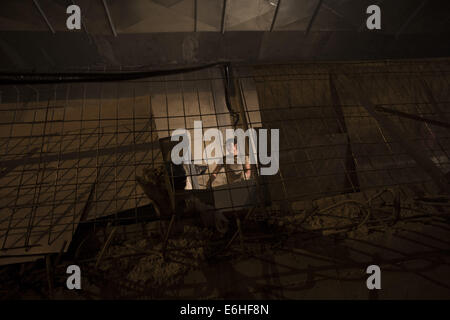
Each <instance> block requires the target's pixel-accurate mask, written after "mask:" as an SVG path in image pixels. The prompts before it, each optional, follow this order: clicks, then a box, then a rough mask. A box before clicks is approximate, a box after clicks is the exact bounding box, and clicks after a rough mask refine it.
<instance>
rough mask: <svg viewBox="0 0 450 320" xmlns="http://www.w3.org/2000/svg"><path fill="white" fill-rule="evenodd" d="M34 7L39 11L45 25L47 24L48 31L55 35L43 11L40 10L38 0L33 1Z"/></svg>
mask: <svg viewBox="0 0 450 320" xmlns="http://www.w3.org/2000/svg"><path fill="white" fill-rule="evenodd" d="M33 3H34V5H35V6H36V8H37V9H38V10H39V13H40V14H41V16H42V18H44V20H45V23H46V24H47V26H48V28H49V29H50V31H51V32H52V33H53V34H55V29H53V27H52V25H51V23H50V21H48V18H47V16H46V15H45V12H44V10H42V8H41V6H40V5H39V2H38V0H33Z"/></svg>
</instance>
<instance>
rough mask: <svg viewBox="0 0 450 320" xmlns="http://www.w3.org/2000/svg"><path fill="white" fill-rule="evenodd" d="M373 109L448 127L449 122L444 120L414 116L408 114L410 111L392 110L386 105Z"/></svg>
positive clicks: (449, 126) (449, 125)
mask: <svg viewBox="0 0 450 320" xmlns="http://www.w3.org/2000/svg"><path fill="white" fill-rule="evenodd" d="M375 110H377V111H382V112H385V113H390V114H394V115H396V116H399V117H402V118H407V119H411V120H416V121H421V122H426V123H429V124H433V125H436V126H439V127H443V128H447V129H450V123H448V122H445V121H439V120H434V119H428V118H424V117H420V116H416V115H414V114H410V113H407V112H402V111H397V110H393V109H390V108H386V107H383V106H376V107H375Z"/></svg>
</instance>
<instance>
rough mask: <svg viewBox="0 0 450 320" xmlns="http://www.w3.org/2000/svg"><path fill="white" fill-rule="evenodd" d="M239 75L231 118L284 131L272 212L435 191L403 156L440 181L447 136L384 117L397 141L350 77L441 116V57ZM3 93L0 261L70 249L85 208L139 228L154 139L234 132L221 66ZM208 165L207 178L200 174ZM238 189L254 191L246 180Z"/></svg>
mask: <svg viewBox="0 0 450 320" xmlns="http://www.w3.org/2000/svg"><path fill="white" fill-rule="evenodd" d="M237 71H238V72H237V74H238V77H237V79H236V83H237V86H236V92H237V95H238V96H239V97H240V98H241V103H242V108H243V109H242V110H235V111H242V112H243V114H245V116H246V117H245V120H246V121H245V122H246V123H247V125H248V127H254V128H259V127H263V128H276V129H280V171H279V173H278V174H277V175H275V176H271V177H268V179H267V180H265V182H264V183H263V186H264V185H265V186H267V187H268V189H269V191H270V197H271V199H272V204H273V208H272V209H274V210H278V209H280V208H281V209H287V210H288V211H290V210H293V209H294V208H296V203H299V202H298V201H301V200H312V199H318V198H321V197H325V196H330V195H336V194H342V193H348V192H357V191H360V190H365V189H377V188H380V187H387V186H395V185H410V186H413V189H414V188H415V190H416V191H417V192H427V191H429V192H436V187H435V186H434V184H433V182H432V179H431V178H430V177H429V176H428V175H427V173H426V170H423V168H422V167H420V166H418V165H417V163H416V162H415V161H414V159H413V157H412V156H411V154H409V153H408V152H407V151H405V150H404V148H402V145H403V144H404V142H405V141H409V142H412V143H414V144H415V145H416V146H417V149H420V150H421V152H423V154H425V155H426V156H427V157H428V158H429V159H431V161H432V162H433V163H435V165H436V166H437V167H438V168H439V170H441V171H442V172H443V173H448V171H449V169H450V163H449V157H448V155H449V148H450V140H449V132H448V129H447V128H442V127H439V126H436V125H434V124H431V123H430V122H424V121H418V120H412V119H408V118H405V117H404V116H400V115H398V114H395V115H394V114H389V113H388V114H386V117H387V118H389V119H390V120H391V121H392V122H393V123H394V124H395V125H396V126H397V127H398V128H401V129H402V130H403V131H404V132H406V133H407V134H405V135H402V136H391V135H390V134H388V133H387V132H386V131H385V129H384V128H383V126H382V125H380V124H379V123H378V122H377V121H375V120H374V118H373V117H372V116H371V115H370V114H369V113H368V112H367V110H366V109H365V108H364V106H362V105H361V103H360V102H359V101H358V100H357V99H356V98H355V90H354V88H353V87H352V84H353V83H354V82H352V81H350V80H349V79H357V80H358V81H359V82H361V83H364V85H366V87H368V88H369V89H368V91H367V93H370V99H371V101H372V102H373V103H374V104H376V105H382V106H383V107H386V108H391V109H393V110H396V111H401V112H404V113H408V114H410V115H415V116H418V117H423V118H427V119H434V120H442V121H445V120H446V119H448V118H449V114H448V111H447V110H446V109H448V103H449V101H450V100H449V95H450V93H449V87H448V80H449V79H448V71H449V69H448V62H447V61H445V60H442V61H439V60H438V61H433V62H426V61H418V62H398V63H390V64H384V63H347V64H326V63H324V64H298V65H277V66H260V67H252V68H248V67H241V68H238V70H237ZM1 91H2V95H1V98H2V100H1V110H0V112H1V119H2V120H1V123H0V129H1V130H0V132H1V137H0V139H1V143H0V146H1V148H2V152H1V154H2V156H1V167H2V172H1V176H0V179H1V180H0V181H1V187H0V190H1V200H0V201H1V216H0V218H1V221H0V231H1V233H0V236H1V238H0V239H1V245H2V248H1V250H2V251H1V254H2V255H8V256H16V255H23V254H43V253H48V252H57V251H60V250H61V247H63V245H64V247H65V248H67V246H66V243H67V242H70V240H71V237H72V235H73V233H74V231H75V230H76V228H77V224H78V223H79V220H80V218H81V217H82V216H83V214H85V215H86V216H85V217H84V218H83V220H84V219H86V220H95V219H97V218H100V217H102V216H108V217H109V219H110V221H112V222H114V221H117V220H118V219H119V217H118V213H119V212H120V211H124V210H134V212H135V215H136V220H137V219H138V208H139V207H142V206H144V205H146V204H148V203H149V201H150V200H149V199H148V197H147V196H146V195H145V194H144V193H143V191H142V189H141V188H140V187H138V184H137V182H136V177H137V176H142V174H143V170H144V169H145V168H148V167H158V166H159V167H161V166H162V165H163V158H162V156H161V153H160V149H159V143H158V141H157V140H158V139H160V138H164V137H168V136H169V134H170V133H171V130H174V129H176V128H180V127H185V128H188V129H192V123H193V121H194V120H196V119H200V120H203V121H204V125H205V124H206V125H205V126H206V127H216V128H221V129H224V128H230V127H232V124H231V120H230V113H229V111H228V110H227V108H226V104H225V96H224V95H225V92H224V87H223V79H222V74H221V73H220V72H218V70H216V69H211V70H205V71H201V72H195V73H191V74H185V75H177V76H170V77H164V78H152V79H144V80H140V81H133V82H118V83H103V84H102V83H93V84H69V85H53V86H33V87H25V86H24V87H3V88H1ZM233 104H234V103H233ZM234 107H236V106H235V105H234ZM240 120H241V122H240V125H243V123H242V120H243V119H242V117H241V119H240ZM212 170H213V168H208V170H206V172H205V173H203V175H204V176H206V179H208V178H209V176H210V175H211V171H212ZM259 182H260V181H259ZM223 184H227V181H226V178H225V179H224V182H223ZM202 188H203V189H204V188H205V186H203V187H202ZM240 188H243V189H246V190H249V186H248V185H245V184H244V185H242V186H240ZM224 190H225V191H224V192H225V193H229V194H230V197H229V199H228V200H227V201H225V202H226V203H227V204H228V205H229V207H230V208H229V209H234V210H239V209H242V207H241V206H240V205H237V204H236V203H235V201H234V200H233V199H234V198H233V196H231V192H232V191H230V188H227V187H226V186H225V189H224ZM194 191H195V190H194ZM194 193H195V192H194ZM216 209H217V208H216ZM221 209H226V208H225V207H222V208H221ZM25 250H27V251H25Z"/></svg>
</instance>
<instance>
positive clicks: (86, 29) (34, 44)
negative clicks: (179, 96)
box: [0, 0, 450, 72]
mask: <svg viewBox="0 0 450 320" xmlns="http://www.w3.org/2000/svg"><path fill="white" fill-rule="evenodd" d="M72 3H75V4H77V5H79V6H80V8H81V12H82V23H83V27H82V30H80V31H69V30H67V28H66V18H67V14H66V12H65V10H66V7H67V6H68V5H70V4H72ZM224 3H226V5H225V6H224ZM371 4H378V5H379V6H380V7H381V9H382V30H378V31H369V30H367V29H366V28H365V20H366V18H367V14H366V8H367V7H368V6H369V5H371ZM277 5H278V10H277ZM107 12H109V14H110V17H111V21H110V20H109V19H108V15H107ZM315 13H316V14H315ZM449 34H450V1H440V0H396V1H387V0H384V1H383V0H226V1H224V0H127V1H123V0H105V1H103V0H74V1H72V0H33V1H32V0H2V1H1V2H0V69H1V70H4V71H21V70H22V71H30V70H35V71H53V72H55V71H63V70H69V69H70V70H86V69H90V70H92V69H96V70H102V69H120V68H121V69H137V68H163V67H167V66H173V65H177V66H180V65H193V64H203V63H208V62H216V61H236V62H244V63H253V62H279V61H295V60H348V59H353V60H355V59H356V60H363V59H386V58H421V57H442V56H449V55H450V44H449V41H448V39H449Z"/></svg>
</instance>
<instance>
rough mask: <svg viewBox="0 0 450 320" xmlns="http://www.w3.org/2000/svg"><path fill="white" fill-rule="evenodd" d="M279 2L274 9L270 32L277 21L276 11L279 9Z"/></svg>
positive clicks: (279, 1) (279, 0)
mask: <svg viewBox="0 0 450 320" xmlns="http://www.w3.org/2000/svg"><path fill="white" fill-rule="evenodd" d="M281 1H282V0H278V3H277V7H276V8H275V13H274V14H273V19H272V23H271V24H270V32H272V31H273V28H274V27H275V22H276V20H277V16H278V10H279V9H280V5H281Z"/></svg>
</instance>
